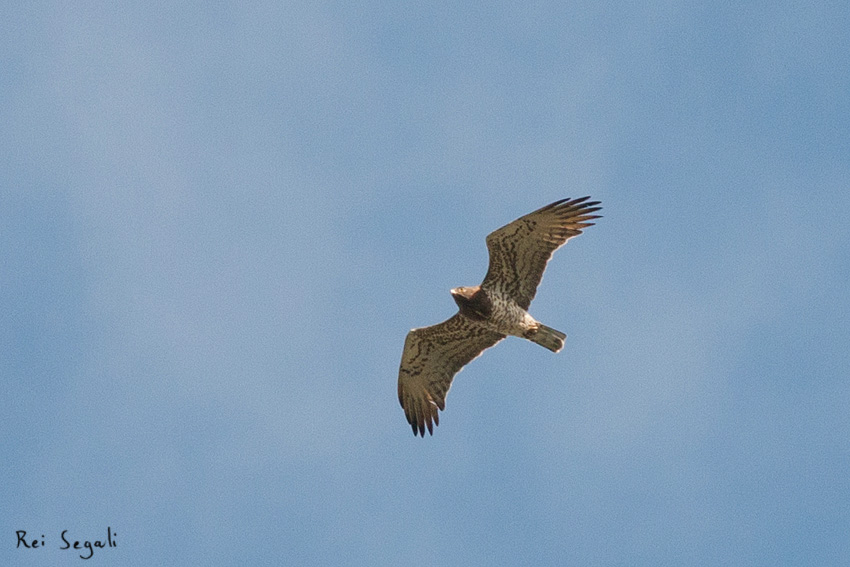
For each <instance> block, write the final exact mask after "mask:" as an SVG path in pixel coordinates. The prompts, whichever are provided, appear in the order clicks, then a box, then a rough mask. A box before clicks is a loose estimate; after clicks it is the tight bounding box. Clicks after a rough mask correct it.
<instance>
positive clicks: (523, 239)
mask: <svg viewBox="0 0 850 567" xmlns="http://www.w3.org/2000/svg"><path fill="white" fill-rule="evenodd" d="M589 198H590V197H581V198H580V199H573V200H569V199H561V200H560V201H555V202H554V203H552V204H550V205H546V206H545V207H543V208H542V209H538V210H536V211H534V212H533V213H529V214H527V215H525V216H524V217H520V218H518V219H517V220H515V221H513V222H512V223H510V224H507V225H505V226H503V227H502V228H500V229H499V230H496V231H495V232H492V233H490V235H489V236H487V249H488V250H489V251H490V266H489V268H488V270H487V275H486V276H484V281H483V282H482V283H481V287H482V288H484V289H494V290H499V291H501V292H503V293H506V294H507V295H509V296H510V297H512V298H513V299H514V301H516V302H517V304H519V306H520V307H522V308H523V309H528V306H529V305H531V300H532V299H534V294H535V293H537V286H538V285H539V284H540V280H541V279H542V278H543V272H544V270H546V264H547V262H549V258H551V257H552V253H553V252H555V250H557V249H558V248H560V247H561V246H563V245H564V244H565V243H566V242H567V240H569V239H570V238H572V237H573V236H578V235H579V234H581V231H582V230H583V229H585V228H587V227H589V226H592V225H593V224H594V223H592V222H588V221H591V220H593V219H597V218H599V215H593V214H591V213H594V212H596V211H598V210H599V209H601V208H602V207H597V206H596V205H598V204H599V201H590V202H588V201H587V200H588V199H589Z"/></svg>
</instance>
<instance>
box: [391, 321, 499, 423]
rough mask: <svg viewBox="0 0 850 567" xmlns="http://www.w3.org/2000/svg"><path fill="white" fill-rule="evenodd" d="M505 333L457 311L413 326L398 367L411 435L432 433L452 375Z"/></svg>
mask: <svg viewBox="0 0 850 567" xmlns="http://www.w3.org/2000/svg"><path fill="white" fill-rule="evenodd" d="M504 338H505V335H502V334H499V333H496V332H494V331H490V330H489V329H487V328H486V327H484V326H483V325H480V324H478V323H476V322H475V321H472V320H470V319H468V318H466V317H464V316H463V315H461V314H460V313H457V314H456V315H455V316H454V317H451V318H450V319H447V320H445V321H443V322H442V323H439V324H437V325H433V326H431V327H424V328H422V329H413V330H412V331H410V332H409V333H408V334H407V339H405V341H404V352H403V353H402V355H401V366H400V367H399V369H398V401H399V402H401V407H402V408H404V415H405V416H406V417H407V421H409V422H410V425H411V426H412V427H413V434H414V435H417V434H418V435H421V436H423V437H424V436H425V428H426V427H427V428H428V433H430V434H432V435H433V434H434V425H439V424H440V418H439V415H438V413H437V408H439V409H441V410H442V409H445V407H446V394H447V393H448V391H449V387H450V386H451V384H452V378H454V376H455V374H457V373H458V372H459V371H460V369H461V368H463V367H464V366H465V365H466V364H467V363H469V362H470V361H471V360H472V359H474V358H475V357H477V356H478V355H479V354H481V353H482V352H483V351H484V349H487V348H489V347H491V346H493V345H494V344H496V343H497V342H499V341H500V340H502V339H504Z"/></svg>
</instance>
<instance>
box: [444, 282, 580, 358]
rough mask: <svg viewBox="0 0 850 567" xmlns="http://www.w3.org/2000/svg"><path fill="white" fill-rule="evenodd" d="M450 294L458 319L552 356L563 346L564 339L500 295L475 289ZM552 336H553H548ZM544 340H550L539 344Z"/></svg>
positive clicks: (456, 289)
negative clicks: (537, 347)
mask: <svg viewBox="0 0 850 567" xmlns="http://www.w3.org/2000/svg"><path fill="white" fill-rule="evenodd" d="M451 293H452V297H453V298H454V300H455V303H457V305H458V308H459V310H460V313H461V315H463V316H465V317H467V318H468V319H471V320H473V321H476V322H479V323H481V324H482V325H483V326H484V327H487V328H488V329H490V330H492V331H495V332H496V333H499V334H501V335H511V336H514V337H519V338H521V339H529V340H531V341H534V342H536V343H538V344H542V346H545V347H546V348H548V349H549V350H551V351H552V352H558V351H560V350H561V348H563V346H564V339H565V338H566V335H564V334H563V333H561V332H560V331H555V330H554V329H551V328H549V327H546V326H545V325H543V324H542V323H540V322H539V321H537V320H536V319H535V318H534V317H532V316H531V314H530V313H529V312H528V311H526V310H525V309H523V308H522V307H520V306H519V304H517V302H516V301H515V300H514V299H513V298H512V297H510V296H508V295H506V294H505V293H504V292H501V291H499V290H491V289H486V288H483V287H481V286H475V287H471V288H470V287H456V288H454V289H453V290H452V291H451ZM552 332H554V333H555V334H554V335H552V334H551V333H552ZM538 335H539V336H538ZM547 337H552V340H550V341H548V342H546V343H545V344H544V343H541V342H540V339H543V340H545V339H546V338H547ZM535 339H538V340H535ZM549 345H552V346H549Z"/></svg>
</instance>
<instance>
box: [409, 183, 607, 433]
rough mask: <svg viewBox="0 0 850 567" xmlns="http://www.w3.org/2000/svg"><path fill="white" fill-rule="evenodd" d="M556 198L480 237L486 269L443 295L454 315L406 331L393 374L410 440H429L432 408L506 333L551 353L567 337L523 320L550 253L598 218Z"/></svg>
mask: <svg viewBox="0 0 850 567" xmlns="http://www.w3.org/2000/svg"><path fill="white" fill-rule="evenodd" d="M588 199H590V197H582V198H580V199H573V200H569V199H561V200H560V201H555V202H554V203H552V204H551V205H546V206H545V207H543V208H542V209H538V210H536V211H534V212H533V213H529V214H527V215H525V216H524V217H520V218H518V219H517V220H515V221H513V222H512V223H510V224H507V225H505V226H503V227H502V228H500V229H499V230H497V231H495V232H493V233H491V234H490V235H489V236H487V249H488V250H489V251H490V266H489V268H488V270H487V275H485V276H484V281H483V282H481V285H477V286H475V287H456V288H454V289H453V290H451V294H452V297H453V298H454V300H455V302H456V303H457V306H458V308H459V311H458V312H457V313H456V314H455V315H454V316H453V317H451V318H450V319H447V320H446V321H443V322H442V323H439V324H437V325H432V326H431V327H423V328H421V329H413V330H412V331H410V332H409V333H408V334H407V339H405V341H404V352H403V353H402V355H401V366H400V367H399V369H398V400H399V402H401V407H402V408H404V415H405V416H406V417H407V421H409V422H410V425H411V426H412V427H413V434H414V435H421V436H422V437H424V436H425V429H426V428H427V429H428V433H430V434H431V435H433V434H434V425H439V424H440V418H439V414H438V412H437V410H438V409H440V410H443V409H445V407H446V394H447V393H448V391H449V387H450V386H451V384H452V379H453V378H454V376H455V374H457V373H458V372H459V371H460V369H461V368H463V367H464V366H465V365H466V364H467V363H469V362H470V361H471V360H472V359H474V358H475V357H477V356H478V355H480V354H481V353H482V352H483V351H484V350H485V349H487V348H490V347H491V346H493V345H494V344H496V343H497V342H499V341H501V340H502V339H504V338H505V337H506V336H507V335H513V336H515V337H522V338H524V339H529V340H531V341H534V342H535V343H537V344H539V345H541V346H544V347H546V348H548V349H549V350H551V351H552V352H558V351H559V350H561V348H563V346H564V339H566V338H567V336H566V335H565V334H564V333H562V332H560V331H556V330H555V329H552V328H551V327H547V326H546V325H544V324H542V323H540V322H538V321H537V320H535V319H534V317H532V316H531V315H529V314H528V306H529V305H531V300H532V299H534V294H535V293H536V291H537V286H538V285H539V284H540V280H541V278H542V277H543V271H544V270H545V269H546V263H547V262H548V261H549V258H551V257H552V253H553V252H554V251H555V250H557V249H558V248H560V247H561V246H563V245H564V243H566V241H567V240H569V239H570V238H572V237H573V236H578V235H579V234H581V231H582V229H584V228H587V227H588V226H592V225H593V224H594V223H592V222H588V221H591V220H593V219H597V218H599V215H594V214H592V213H594V212H596V211H598V210H599V209H601V207H597V206H596V205H598V204H599V201H588Z"/></svg>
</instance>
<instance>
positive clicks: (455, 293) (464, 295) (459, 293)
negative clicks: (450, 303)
mask: <svg viewBox="0 0 850 567" xmlns="http://www.w3.org/2000/svg"><path fill="white" fill-rule="evenodd" d="M477 291H478V286H475V287H456V288H453V289H452V290H451V294H452V297H453V298H454V300H455V301H456V302H458V303H460V302H461V301H463V300H466V301H469V300H470V299H472V296H473V295H475V292H477Z"/></svg>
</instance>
